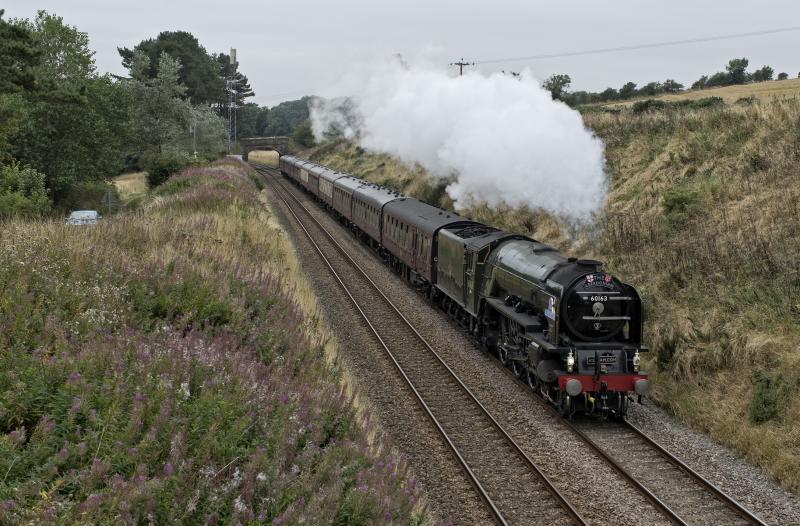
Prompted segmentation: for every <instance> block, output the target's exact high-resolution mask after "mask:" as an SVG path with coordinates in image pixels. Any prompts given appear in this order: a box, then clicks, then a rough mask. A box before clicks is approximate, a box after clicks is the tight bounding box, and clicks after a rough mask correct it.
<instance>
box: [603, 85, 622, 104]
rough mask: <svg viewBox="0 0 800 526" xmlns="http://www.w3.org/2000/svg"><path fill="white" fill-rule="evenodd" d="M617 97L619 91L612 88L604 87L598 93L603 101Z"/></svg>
mask: <svg viewBox="0 0 800 526" xmlns="http://www.w3.org/2000/svg"><path fill="white" fill-rule="evenodd" d="M618 98H619V92H618V91H617V90H615V89H614V88H606V89H605V90H604V91H603V92H602V93H600V99H601V100H603V101H607V100H617V99H618Z"/></svg>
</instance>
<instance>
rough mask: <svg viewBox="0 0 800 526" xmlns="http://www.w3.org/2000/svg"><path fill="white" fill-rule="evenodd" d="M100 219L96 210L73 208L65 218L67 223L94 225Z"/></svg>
mask: <svg viewBox="0 0 800 526" xmlns="http://www.w3.org/2000/svg"><path fill="white" fill-rule="evenodd" d="M100 219H102V216H101V215H100V214H98V213H97V210H75V211H74V212H72V213H71V214H70V215H69V219H67V224H68V225H96V224H97V222H98V221H99V220H100Z"/></svg>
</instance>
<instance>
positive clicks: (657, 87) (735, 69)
mask: <svg viewBox="0 0 800 526" xmlns="http://www.w3.org/2000/svg"><path fill="white" fill-rule="evenodd" d="M749 64H750V62H749V61H748V60H747V59H746V58H735V59H732V60H730V61H729V62H728V64H727V65H726V67H725V71H720V72H717V73H714V74H712V75H710V76H709V75H703V76H702V77H700V78H699V79H698V80H697V81H696V82H694V83H693V84H692V85H691V89H704V88H714V87H719V86H732V85H735V84H748V83H751V82H765V81H768V80H773V77H774V75H775V70H774V69H772V68H771V67H770V66H762V67H761V68H759V69H757V70H755V71H753V72H748V71H747V67H748V65H749ZM798 76H800V74H798ZM777 78H778V80H786V79H788V78H789V75H788V74H787V73H779V74H778V77H777ZM571 83H572V79H571V78H570V76H569V75H565V74H563V73H560V74H555V75H551V76H550V77H549V78H547V79H546V80H545V81H544V82H543V83H542V87H543V88H545V89H546V90H548V91H549V92H550V93H551V94H552V95H553V98H554V99H556V100H561V101H564V102H565V103H567V104H569V105H570V106H580V105H582V104H591V103H598V102H611V101H615V100H625V99H631V98H635V97H654V96H656V95H661V94H664V93H678V92H680V91H683V90H684V85H683V84H681V83H680V82H677V81H675V80H673V79H667V80H665V81H663V82H660V81H654V82H649V83H647V84H645V85H644V86H641V87H639V86H637V84H636V83H635V82H627V83H625V84H624V85H622V86H621V87H620V88H619V89H615V88H606V89H605V90H603V91H600V92H589V91H574V92H570V91H569V87H570V85H571Z"/></svg>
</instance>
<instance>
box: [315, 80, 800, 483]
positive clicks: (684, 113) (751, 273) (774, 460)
mask: <svg viewBox="0 0 800 526" xmlns="http://www.w3.org/2000/svg"><path fill="white" fill-rule="evenodd" d="M784 82H785V83H786V85H792V86H795V87H797V86H798V85H799V83H798V82H795V81H784ZM770 84H781V83H764V85H763V86H762V85H757V86H756V87H759V88H760V87H765V88H767V87H769V85H770ZM749 87H751V86H745V87H743V88H749ZM708 91H710V90H708ZM708 91H704V92H702V93H703V96H707V95H708ZM738 96H740V94H736V95H731V97H738ZM584 118H585V121H586V124H587V126H589V127H590V128H591V129H593V130H594V131H595V133H597V134H598V135H599V136H600V137H601V138H602V139H603V140H604V141H605V143H606V156H607V162H608V176H609V186H610V194H609V197H608V200H607V203H606V205H605V208H604V209H603V210H602V212H601V213H600V214H599V215H598V217H597V218H596V219H597V220H596V222H595V223H594V224H593V225H592V226H591V227H585V226H584V227H576V226H574V225H569V224H566V223H564V222H563V221H560V220H559V219H557V218H554V217H552V216H549V215H548V214H546V213H544V212H541V211H536V210H528V209H524V208H523V209H514V210H512V209H510V208H508V207H496V208H489V207H487V206H480V205H478V206H475V207H473V208H471V209H468V210H464V211H462V212H463V213H465V214H467V215H469V216H471V217H475V218H476V219H479V220H482V221H485V222H488V223H491V224H494V225H496V226H500V227H502V228H506V229H509V230H513V231H517V232H523V233H527V234H529V235H531V236H533V237H535V238H537V239H540V240H541V241H544V242H548V243H551V244H554V245H555V246H557V247H559V248H560V249H562V250H565V251H567V252H569V253H571V254H573V255H578V256H588V257H595V258H597V259H600V260H602V261H605V262H606V263H607V267H608V268H609V269H610V270H611V271H612V272H615V273H617V274H619V275H620V276H622V277H623V278H624V279H626V280H627V281H629V282H631V283H633V284H635V285H636V286H637V287H638V288H639V289H640V290H641V292H642V294H643V297H644V299H645V302H646V305H647V316H648V324H647V334H646V337H647V341H648V343H649V344H650V346H651V349H652V352H651V353H650V357H649V359H650V364H649V365H650V368H651V369H652V370H655V371H657V375H656V377H655V382H654V392H653V398H654V399H655V400H656V401H657V402H658V403H659V404H660V405H662V406H664V407H666V408H668V409H669V410H671V411H672V412H673V413H675V414H676V415H678V416H679V417H680V418H682V419H683V420H685V421H686V422H688V423H690V424H691V425H693V426H694V427H696V428H699V429H702V430H705V431H707V432H709V433H710V434H711V435H713V436H714V437H716V438H717V439H719V440H720V441H722V442H724V443H727V444H729V445H731V446H732V447H735V448H736V449H738V450H739V451H740V452H742V453H743V454H744V455H746V456H747V457H749V458H750V459H752V460H753V461H755V462H757V463H758V464H760V465H761V466H763V467H764V468H765V469H767V470H768V471H770V472H771V473H772V474H773V475H774V476H775V477H776V479H777V480H779V481H780V482H781V483H782V484H784V485H785V486H786V487H787V488H789V489H790V490H792V491H794V492H795V493H800V425H798V423H797V422H798V421H800V420H798V417H799V416H800V358H798V355H797V351H796V349H797V348H798V347H800V327H798V324H797V319H798V316H800V300H798V298H800V267H798V264H797V262H798V261H800V189H798V186H797V181H798V180H800V99H796V98H795V99H786V100H775V101H771V102H762V103H755V104H751V105H726V106H724V107H720V108H711V109H703V110H690V109H678V110H676V109H672V110H669V111H663V112H654V113H643V114H638V115H637V114H634V113H633V112H630V111H623V112H622V113H620V114H617V115H614V114H604V113H591V114H587V115H585V116H584ZM307 153H309V154H310V155H311V156H312V157H313V158H315V159H316V160H318V161H319V162H322V163H323V164H329V165H332V166H335V167H338V168H340V169H344V170H349V171H351V172H353V173H355V174H356V175H360V176H364V177H366V178H368V179H370V180H372V181H377V182H389V183H392V184H393V185H394V186H396V187H398V188H399V189H401V190H403V191H406V192H407V193H409V194H412V195H417V196H422V197H423V198H426V199H427V200H429V201H432V202H435V203H438V204H440V205H442V206H448V205H450V204H452V203H451V202H450V201H449V199H448V198H447V197H446V196H443V195H442V193H441V192H440V191H439V190H440V189H441V187H442V184H441V182H438V181H435V180H433V179H431V178H430V177H428V176H427V174H426V173H425V172H424V170H421V169H420V168H418V167H407V166H404V165H403V164H402V163H400V162H398V161H397V160H395V159H391V158H389V157H387V156H382V155H377V156H376V155H368V154H365V153H364V152H363V151H361V150H360V149H359V148H357V147H355V146H352V145H347V144H344V143H333V144H327V145H322V146H319V147H317V148H316V149H314V150H312V151H310V152H307ZM437 196H438V199H436V197H437ZM431 197H433V198H434V199H431Z"/></svg>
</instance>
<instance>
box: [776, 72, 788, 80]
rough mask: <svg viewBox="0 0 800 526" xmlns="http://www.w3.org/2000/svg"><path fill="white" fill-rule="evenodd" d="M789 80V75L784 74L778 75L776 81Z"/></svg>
mask: <svg viewBox="0 0 800 526" xmlns="http://www.w3.org/2000/svg"><path fill="white" fill-rule="evenodd" d="M788 78H789V74H788V73H786V72H781V73H778V80H786V79H788Z"/></svg>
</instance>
